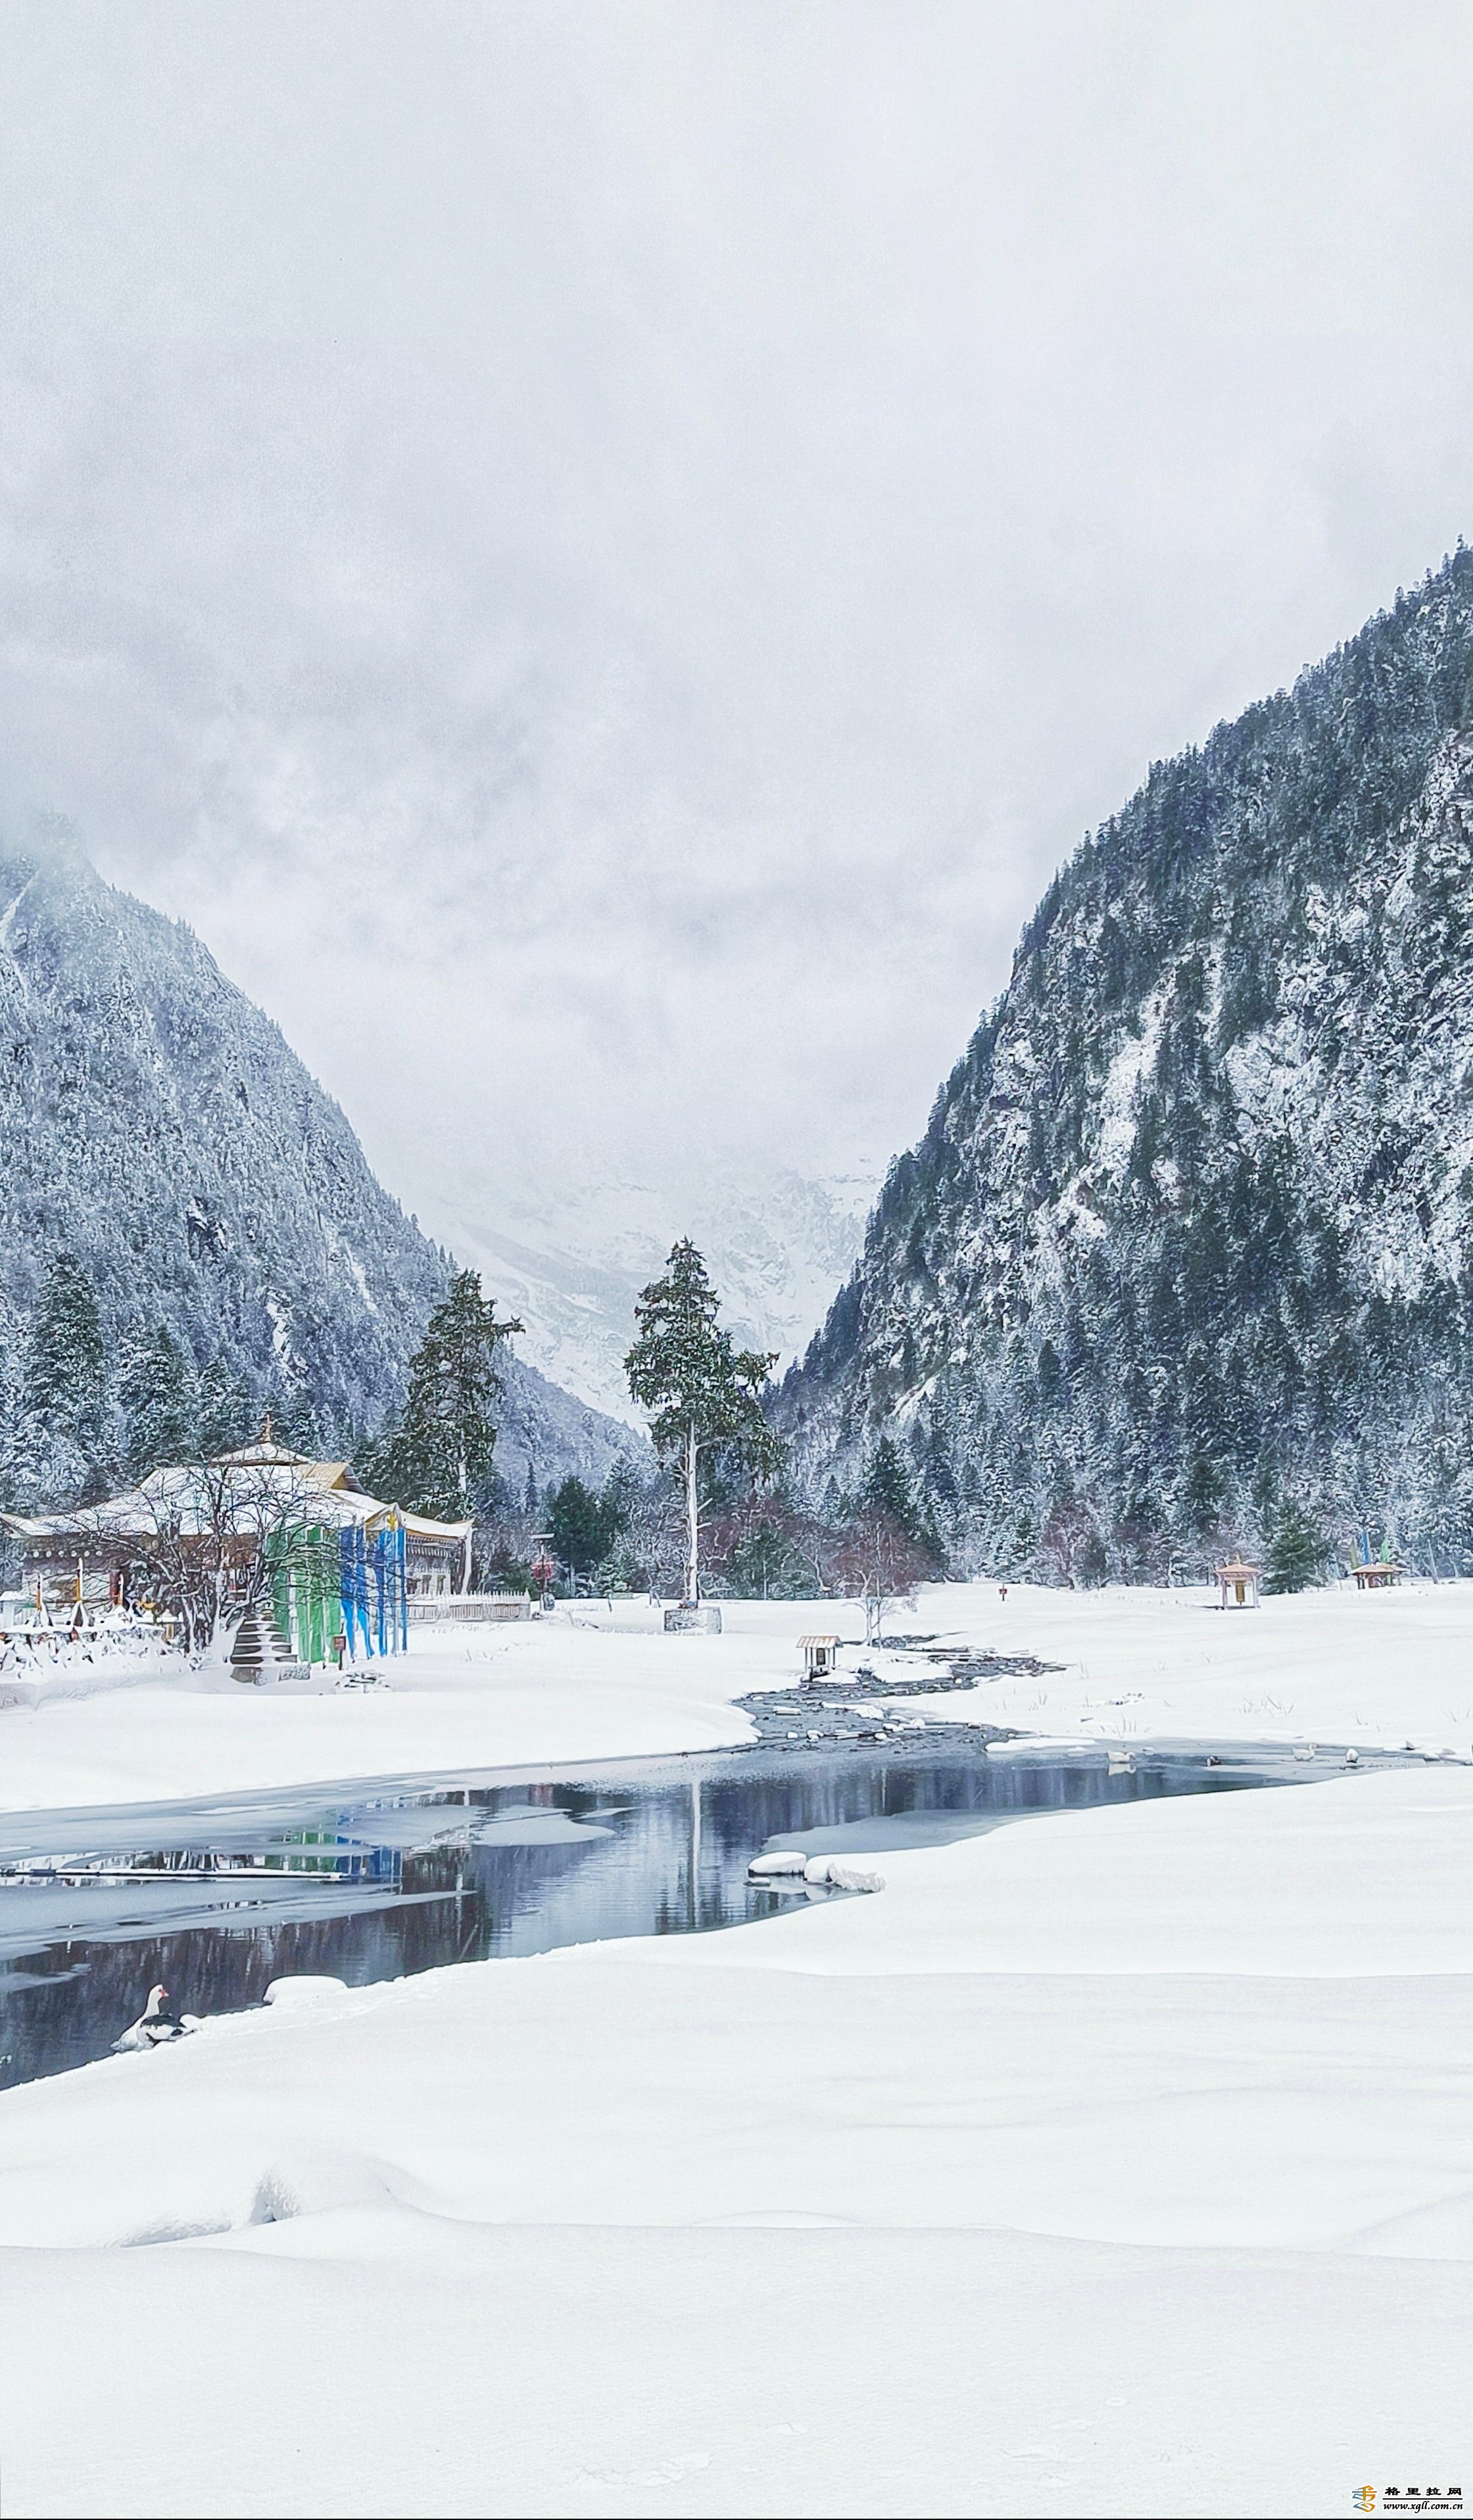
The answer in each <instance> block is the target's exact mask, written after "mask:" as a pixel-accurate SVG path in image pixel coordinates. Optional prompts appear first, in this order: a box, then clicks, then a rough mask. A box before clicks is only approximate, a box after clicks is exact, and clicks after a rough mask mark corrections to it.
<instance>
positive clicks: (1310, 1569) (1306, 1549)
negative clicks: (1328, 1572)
mask: <svg viewBox="0 0 1473 2520" xmlns="http://www.w3.org/2000/svg"><path fill="white" fill-rule="evenodd" d="M1327 1554H1328V1552H1327V1550H1326V1547H1325V1541H1324V1534H1323V1533H1322V1532H1321V1531H1318V1530H1317V1529H1316V1527H1315V1524H1314V1523H1313V1522H1312V1521H1311V1520H1310V1517H1309V1515H1308V1514H1307V1513H1306V1512H1305V1510H1304V1508H1303V1507H1302V1506H1300V1505H1296V1504H1295V1502H1294V1500H1293V1498H1292V1497H1290V1498H1288V1499H1286V1500H1285V1502H1284V1504H1283V1505H1282V1506H1281V1507H1280V1508H1279V1512H1278V1519H1277V1521H1276V1522H1275V1523H1274V1525H1273V1528H1272V1532H1271V1534H1270V1537H1269V1553H1268V1560H1267V1563H1266V1565H1265V1568H1264V1591H1265V1592H1266V1593H1303V1592H1304V1591H1305V1590H1306V1588H1307V1587H1308V1586H1309V1585H1311V1584H1317V1583H1318V1582H1319V1579H1320V1576H1321V1574H1322V1573H1323V1570H1324V1561H1325V1558H1326V1556H1327Z"/></svg>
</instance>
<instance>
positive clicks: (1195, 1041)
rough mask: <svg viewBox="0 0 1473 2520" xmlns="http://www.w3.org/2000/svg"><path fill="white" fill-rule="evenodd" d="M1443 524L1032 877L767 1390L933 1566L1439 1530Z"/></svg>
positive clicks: (1115, 1565) (1401, 1541) (1472, 1177)
mask: <svg viewBox="0 0 1473 2520" xmlns="http://www.w3.org/2000/svg"><path fill="white" fill-rule="evenodd" d="M1470 1293H1473V554H1470V553H1468V552H1466V551H1464V550H1463V549H1462V548H1461V547H1460V548H1459V550H1458V551H1457V553H1456V554H1455V555H1454V557H1453V558H1452V559H1451V561H1449V562H1446V563H1445V564H1444V566H1443V568H1442V569H1441V570H1440V571H1439V572H1438V573H1437V574H1436V575H1433V576H1429V578H1428V579H1427V580H1426V582H1425V583H1424V584H1423V585H1422V586H1421V587H1419V588H1418V589H1417V590H1415V591H1414V592H1413V593H1411V594H1406V595H1399V597H1398V599H1397V602H1396V604H1395V606H1394V607H1392V609H1391V610H1390V611H1388V612H1386V613H1383V614H1379V615H1378V616H1377V617H1376V618H1375V619H1374V620H1372V621H1371V622H1369V623H1368V624H1367V625H1366V627H1365V628H1364V630H1362V631H1361V634H1360V636H1359V637H1357V638H1355V639H1353V640H1352V641H1350V642H1349V643H1348V644H1347V645H1346V646H1345V647H1343V648H1341V649H1338V650H1337V651H1336V652H1334V653H1333V654H1332V655H1331V656H1329V657H1328V658H1327V659H1326V660H1325V661H1324V662H1323V663H1321V664H1319V665H1317V666H1315V667H1313V668H1311V669H1307V670H1306V671H1305V672H1304V673H1303V674H1302V675H1301V677H1300V678H1299V680H1298V681H1297V682H1296V684H1295V685H1294V687H1293V689H1292V691H1289V692H1280V693H1278V694H1276V695H1275V696H1274V697H1272V699H1268V700H1265V701H1263V702H1262V703H1260V704H1259V705H1257V706H1255V707H1253V708H1251V709H1249V710H1247V711H1246V712H1245V714H1244V715H1243V716H1242V717H1241V718H1239V719H1238V720H1237V721H1236V722H1235V723H1234V724H1232V725H1224V726H1220V727H1218V728H1217V729H1216V730H1215V731H1214V733H1213V734H1212V735H1211V737H1210V738H1209V739H1208V741H1207V742H1206V743H1205V744H1204V745H1202V746H1201V748H1200V749H1193V750H1191V751H1188V752H1186V753H1184V754H1183V755H1182V756H1181V757H1180V758H1178V759H1177V760H1174V761H1171V762H1167V763H1162V764H1158V765H1156V766H1155V767H1154V768H1153V769H1152V770H1151V772H1150V774H1149V776H1148V778H1147V780H1146V782H1145V785H1144V786H1143V787H1141V789H1140V790H1139V792H1138V794H1137V795H1136V796H1135V797H1133V798H1132V800H1131V802H1130V803H1129V804H1128V805H1127V806H1125V807H1124V809H1123V810H1122V811H1121V812H1120V813H1119V814H1117V815H1115V816H1113V817H1112V818H1111V820H1110V821H1109V822H1107V823H1106V824H1105V825H1103V827H1102V828H1101V829H1100V830H1099V831H1098V832H1095V833H1094V834H1093V835H1092V836H1091V837H1090V838H1089V839H1088V840H1087V841H1086V842H1085V844H1084V845H1083V847H1082V848H1081V849H1080V850H1079V852H1078V854H1077V855H1076V857H1075V858H1074V859H1073V861H1072V862H1071V863H1070V864H1069V865H1068V866H1067V867H1066V868H1065V869H1064V871H1063V872H1062V873H1061V874H1060V876H1059V877H1057V878H1056V879H1055V881H1054V882H1053V883H1052V884H1051V885H1050V886H1049V891H1048V893H1047V894H1046V896H1045V898H1044V900H1043V902H1042V904H1041V905H1040V908H1039V910H1038V912H1037V914H1036V916H1035V917H1034V919H1033V920H1032V921H1031V922H1030V923H1029V925H1028V927H1027V928H1026V930H1025V932H1024V934H1023V937H1022V940H1021V942H1020V944H1019V947H1018V950H1017V954H1016V957H1015V960H1014V965H1013V969H1012V975H1011V978H1010V980H1009V983H1008V986H1007V988H1006V989H1005V990H1004V994H1003V996H1002V997H1001V998H1000V999H999V1001H998V1003H997V1004H996V1006H995V1007H994V1008H993V1009H992V1011H991V1012H990V1013H989V1014H988V1015H987V1016H986V1018H985V1019H984V1021H983V1022H982V1024H981V1025H980V1027H979V1029H978V1031H977V1033H976V1034H975V1036H974V1038H973V1040H972V1042H971V1044H970V1046H969V1048H968V1049H967V1051H966V1053H965V1055H964V1056H963V1057H962V1058H961V1059H960V1061H959V1063H958V1065H957V1067H956V1069H955V1070H954V1071H953V1074H952V1075H951V1077H950V1078H949V1079H948V1081H947V1083H946V1085H945V1086H944V1088H943V1090H942V1092H941V1094H940V1096H939V1098H938V1100H937V1102H936V1105H935V1109H934V1111H933V1113H932V1117H931V1121H930V1125H929V1127H928V1129H927V1131H926V1134H925V1136H924V1138H923V1139H922V1140H921V1142H920V1144H919V1145H918V1146H917V1147H915V1148H914V1149H913V1150H912V1151H911V1152H910V1153H908V1154H906V1155H905V1156H903V1157H902V1158H900V1160H899V1161H898V1162H897V1163H896V1164H895V1165H894V1166H893V1167H892V1170H891V1173H890V1176H889V1178H888V1180H887V1182H886V1185H885V1188H884V1191H883V1192H882V1193H881V1196H880V1198H879V1200H878V1203H877V1205H876V1207H875V1209H874V1212H873V1215H872V1217H871V1219H870V1226H869V1229H868V1234H867V1240H866V1248H865V1252H864V1256H863V1258H862V1260H861V1261H860V1263H859V1265H858V1266H857V1268H856V1270H855V1272H854V1274H853V1276H852V1277H851V1279H850V1281H849V1282H848V1283H847V1284H846V1286H845V1287H844V1288H843V1289H842V1291H841V1292H840V1294H839V1296H838V1298H837V1299H836V1301H835V1303H834V1305H833V1307H832V1310H831V1311H830V1313H829V1316H828V1319H827V1322H826V1325H825V1327H824V1328H823V1329H822V1330H821V1331H820V1332H819V1334H818V1335H817V1337H816V1338H815V1340H814V1341H813V1343H812V1346H811V1347H810V1349H809V1352H808V1355H807V1357H806V1359H805V1361H804V1363H803V1365H802V1367H801V1368H800V1369H796V1370H795V1371H794V1372H793V1373H791V1374H790V1375H789V1376H788V1378H787V1381H786V1383H785V1385H784V1387H783V1391H782V1394H781V1402H780V1408H779V1416H780V1420H781V1424H782V1427H783V1429H784V1431H785V1432H786V1433H787V1434H788V1435H789V1437H790V1439H791V1441H792V1445H793V1453H794V1463H795V1469H796V1471H797V1473H798V1475H799V1476H800V1478H801V1479H803V1480H805V1481H806V1482H807V1483H808V1485H809V1486H810V1487H812V1488H819V1489H822V1488H823V1487H824V1486H825V1484H826V1483H827V1482H830V1481H832V1482H836V1483H839V1484H842V1483H844V1482H846V1481H852V1479H853V1478H854V1476H855V1475H856V1473H857V1469H858V1466H859V1464H860V1463H862V1462H863V1460H864V1459H865V1458H866V1456H867V1455H868V1453H869V1452H870V1448H871V1447H872V1445H873V1443H874V1441H875V1439H876V1438H877V1436H878V1435H879V1434H880V1433H881V1432H884V1431H889V1432H891V1433H892V1434H897V1435H900V1436H901V1437H902V1438H903V1439H904V1441H905V1443H906V1444H907V1446H908V1447H909V1456H910V1459H911V1462H912V1463H913V1465H914V1469H915V1477H916V1481H917V1485H918V1487H919V1489H920V1490H921V1492H922V1493H923V1495H924V1498H925V1500H926V1504H927V1507H928V1509H929V1511H930V1513H931V1516H932V1518H933V1520H934V1522H935V1524H936V1527H937V1529H938V1531H939V1533H940V1534H941V1536H942V1538H943V1539H944V1541H945V1542H946V1544H947V1546H948V1548H949V1550H950V1552H951V1553H952V1556H953V1558H954V1560H955V1561H956V1562H958V1563H959V1564H967V1565H975V1566H981V1565H986V1566H989V1567H993V1568H996V1569H998V1570H999V1571H1002V1570H1005V1569H1008V1568H1012V1569H1017V1570H1023V1569H1033V1570H1035V1571H1038V1572H1041V1573H1054V1574H1058V1573H1063V1574H1067V1575H1071V1576H1078V1575H1084V1576H1087V1577H1088V1576H1103V1575H1106V1574H1116V1575H1130V1574H1140V1573H1147V1572H1159V1571H1164V1570H1165V1569H1166V1568H1168V1567H1169V1566H1170V1565H1171V1564H1172V1563H1173V1562H1174V1561H1178V1560H1182V1559H1185V1560H1188V1561H1190V1562H1191V1563H1193V1564H1200V1562H1201V1559H1202V1557H1203V1555H1204V1553H1206V1552H1207V1550H1208V1549H1209V1548H1210V1547H1212V1546H1214V1545H1216V1544H1217V1543H1218V1542H1220V1541H1222V1540H1224V1539H1226V1538H1227V1537H1230V1536H1234V1535H1235V1536H1237V1537H1239V1538H1241V1539H1243V1540H1245V1541H1248V1542H1249V1543H1251V1544H1254V1545H1257V1543H1258V1542H1260V1541H1261V1540H1262V1538H1263V1536H1264V1532H1265V1528H1266V1526H1267V1524H1268V1523H1269V1522H1270V1521H1271V1520H1272V1516H1273V1514H1274V1513H1275V1512H1276V1511H1277V1510H1279V1509H1280V1508H1281V1505H1282V1502H1283V1500H1284V1499H1286V1498H1289V1497H1292V1498H1293V1499H1294V1500H1295V1501H1296V1502H1297V1503H1299V1504H1301V1505H1302V1506H1304V1507H1305V1508H1306V1509H1307V1510H1308V1511H1309V1512H1310V1513H1311V1514H1312V1515H1313V1516H1314V1517H1316V1518H1317V1521H1318V1523H1319V1526H1320V1528H1321V1529H1322V1530H1323V1531H1324V1533H1325V1535H1326V1537H1327V1538H1328V1539H1332V1540H1333V1541H1334V1542H1335V1543H1336V1545H1337V1546H1338V1547H1341V1548H1351V1547H1353V1546H1354V1544H1355V1540H1356V1537H1357V1535H1358V1534H1359V1533H1360V1532H1361V1531H1362V1530H1365V1531H1367V1532H1368V1533H1369V1534H1370V1536H1371V1537H1372V1539H1373V1541H1374V1542H1375V1543H1376V1544H1379V1542H1380V1540H1381V1539H1382V1537H1383V1536H1385V1537H1387V1538H1389V1540H1390V1541H1391V1542H1392V1544H1393V1545H1395V1546H1397V1547H1399V1548H1400V1549H1402V1550H1403V1551H1404V1552H1406V1553H1407V1554H1408V1555H1409V1557H1410V1558H1411V1559H1412V1560H1413V1561H1414V1562H1417V1563H1421V1564H1425V1565H1428V1566H1432V1567H1441V1568H1444V1569H1447V1568H1450V1567H1451V1566H1454V1565H1455V1566H1458V1567H1466V1566H1469V1565H1473V1372H1470V1369H1473V1338H1470V1314H1469V1302H1470Z"/></svg>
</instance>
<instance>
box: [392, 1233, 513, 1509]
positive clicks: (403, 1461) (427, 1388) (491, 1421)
mask: <svg viewBox="0 0 1473 2520" xmlns="http://www.w3.org/2000/svg"><path fill="white" fill-rule="evenodd" d="M520 1328H521V1324H520V1322H518V1321H504V1322H503V1321H498V1320H497V1318H496V1298H495V1296H494V1295H483V1294H482V1293H481V1282H480V1279H479V1277H478V1275H477V1273H476V1272H475V1270H473V1269H460V1270H457V1272H456V1274H455V1276H454V1277H453V1278H452V1279H451V1282H450V1292H449V1294H448V1295H447V1296H446V1297H445V1300H444V1302H443V1303H441V1304H437V1305H436V1306H435V1309H434V1311H433V1312H432V1313H431V1314H430V1317H429V1327H428V1328H427V1329H426V1330H425V1333H424V1340H423V1342H422V1343H421V1346H420V1348H419V1349H418V1351H417V1353H416V1355H415V1357H414V1359H413V1361H412V1363H411V1365H410V1369H409V1389H408V1392H407V1393H406V1395H405V1401H404V1408H403V1410H402V1412H401V1414H400V1417H399V1421H398V1424H397V1425H396V1426H395V1428H394V1429H393V1432H392V1433H391V1434H390V1435H389V1436H388V1438H387V1440H386V1441H385V1442H383V1443H381V1444H379V1446H378V1447H377V1449H376V1450H375V1452H374V1453H373V1455H372V1456H371V1457H370V1460H369V1462H368V1463H367V1467H368V1472H369V1484H370V1485H371V1486H372V1487H373V1488H375V1489H376V1490H377V1491H378V1492H379V1493H380V1494H382V1495H384V1496H387V1497H390V1498H392V1499H393V1500H394V1502H395V1503H396V1504H399V1505H404V1506H408V1507H409V1508H410V1509H411V1510H412V1511H413V1512H416V1513H428V1514H435V1515H437V1516H439V1517H440V1518H441V1519H442V1520H444V1521H447V1522H458V1521H461V1520H464V1518H465V1517H466V1516H467V1515H469V1514H472V1513H474V1512H475V1511H476V1510H477V1508H479V1507H480V1506H481V1505H482V1504H483V1502H484V1501H485V1499H486V1497H487V1496H488V1494H489V1491H490V1487H491V1480H492V1475H493V1469H494V1463H495V1454H496V1413H497V1403H498V1399H499V1397H500V1393H501V1376H500V1373H499V1371H498V1364H499V1353H500V1350H501V1349H502V1347H503V1346H504V1344H505V1342H506V1341H507V1340H508V1339H509V1338H512V1337H514V1335H515V1334H516V1333H517V1331H519V1330H520Z"/></svg>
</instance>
